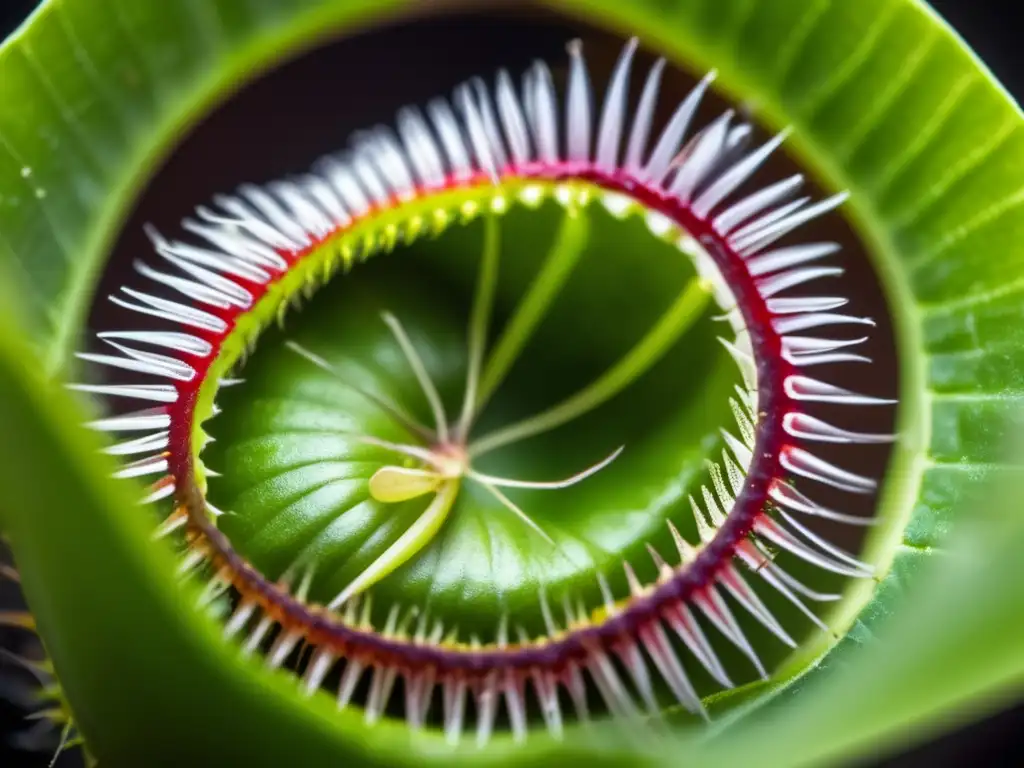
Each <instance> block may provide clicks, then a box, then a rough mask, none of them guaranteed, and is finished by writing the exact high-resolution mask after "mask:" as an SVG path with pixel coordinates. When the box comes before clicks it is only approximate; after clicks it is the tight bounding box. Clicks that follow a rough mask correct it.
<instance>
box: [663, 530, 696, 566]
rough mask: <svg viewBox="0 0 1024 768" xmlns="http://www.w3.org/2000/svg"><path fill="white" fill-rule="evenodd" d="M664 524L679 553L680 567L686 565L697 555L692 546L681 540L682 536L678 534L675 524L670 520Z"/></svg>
mask: <svg viewBox="0 0 1024 768" xmlns="http://www.w3.org/2000/svg"><path fill="white" fill-rule="evenodd" d="M666 523H667V524H668V529H669V532H670V533H671V534H672V541H673V542H674V543H675V545H676V550H677V551H678V552H679V563H680V565H683V564H686V563H688V562H690V561H691V560H693V558H694V557H695V556H696V554H697V553H696V550H695V549H694V547H693V545H692V544H690V542H688V541H687V540H686V539H684V538H683V535H682V534H681V533H680V532H679V529H678V528H676V526H675V523H673V522H672V521H671V520H667V521H666Z"/></svg>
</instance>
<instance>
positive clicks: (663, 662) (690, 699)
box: [640, 621, 708, 720]
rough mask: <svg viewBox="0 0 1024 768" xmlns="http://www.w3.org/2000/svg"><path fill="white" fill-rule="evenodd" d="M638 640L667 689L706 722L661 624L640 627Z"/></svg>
mask: <svg viewBox="0 0 1024 768" xmlns="http://www.w3.org/2000/svg"><path fill="white" fill-rule="evenodd" d="M640 639H641V641H642V642H643V644H644V648H645V649H646V650H647V654H648V655H649V656H650V657H651V660H652V661H653V662H654V666H655V667H657V669H658V672H659V673H660V674H661V676H662V678H663V679H664V680H665V682H666V683H667V684H668V687H669V689H670V690H671V691H672V694H673V695H674V696H675V697H676V699H677V700H678V701H679V703H680V704H682V705H683V706H684V707H685V708H686V709H687V710H689V711H690V712H693V713H695V714H698V715H700V716H701V717H702V718H704V719H705V720H707V719H708V716H707V712H706V711H705V710H704V706H703V704H701V701H700V697H699V696H697V692H696V691H695V690H694V689H693V684H692V683H691V682H690V678H689V677H687V675H686V672H685V670H684V669H683V666H682V664H680V663H679V659H678V658H677V656H676V652H675V651H674V650H673V648H672V644H671V643H670V642H669V639H668V637H667V636H666V635H665V630H664V629H662V627H661V624H660V623H658V622H656V621H654V622H651V623H649V624H647V625H646V626H644V627H642V628H641V629H640Z"/></svg>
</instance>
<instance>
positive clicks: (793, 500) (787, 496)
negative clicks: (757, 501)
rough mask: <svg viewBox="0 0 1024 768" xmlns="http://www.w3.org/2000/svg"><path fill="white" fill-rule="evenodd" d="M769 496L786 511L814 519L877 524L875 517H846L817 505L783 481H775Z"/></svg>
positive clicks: (769, 490)
mask: <svg viewBox="0 0 1024 768" xmlns="http://www.w3.org/2000/svg"><path fill="white" fill-rule="evenodd" d="M768 496H769V498H771V499H772V501H774V502H775V503H776V504H781V505H782V506H783V507H785V508H786V509H790V510H792V511H794V512H800V513H802V514H805V515H811V516H812V517H821V518H824V519H825V520H834V521H836V522H838V523H847V524H849V525H873V524H874V523H875V518H873V517H863V516H861V515H846V514H843V513H842V512H834V511H833V510H831V509H827V508H825V507H823V506H821V505H820V504H816V503H815V502H813V501H811V500H810V499H809V498H807V497H806V496H805V495H804V494H802V493H801V492H800V491H798V490H797V489H796V488H794V487H793V486H792V485H790V484H789V483H786V482H783V481H781V480H775V481H774V482H773V483H772V484H771V487H770V488H769V489H768Z"/></svg>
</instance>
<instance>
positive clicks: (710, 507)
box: [700, 485, 725, 529]
mask: <svg viewBox="0 0 1024 768" xmlns="http://www.w3.org/2000/svg"><path fill="white" fill-rule="evenodd" d="M700 493H701V496H702V497H703V499H704V506H705V507H706V508H707V511H708V517H710V518H711V524H712V525H713V526H714V527H715V528H716V529H718V528H721V527H722V525H724V524H725V513H724V512H722V510H721V509H720V508H719V506H718V502H717V501H716V500H715V496H714V494H713V493H711V491H710V490H708V487H707V486H706V485H702V486H701V487H700Z"/></svg>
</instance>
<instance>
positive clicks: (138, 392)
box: [65, 358, 178, 403]
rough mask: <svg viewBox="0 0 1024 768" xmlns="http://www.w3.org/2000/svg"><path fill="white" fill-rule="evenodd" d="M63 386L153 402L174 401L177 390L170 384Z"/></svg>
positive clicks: (95, 393)
mask: <svg viewBox="0 0 1024 768" xmlns="http://www.w3.org/2000/svg"><path fill="white" fill-rule="evenodd" d="M118 359H119V360H120V359H121V358H118ZM118 367H120V366H118ZM147 372H148V371H147ZM65 386H66V387H67V389H70V390H73V391H75V392H85V393H88V394H92V395H104V396H106V397H127V398H132V399H135V400H146V401H149V402H154V403H174V402H177V400H178V390H177V389H175V387H174V385H172V384H67V385H65Z"/></svg>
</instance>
